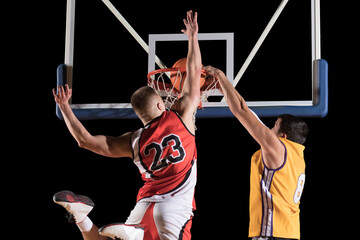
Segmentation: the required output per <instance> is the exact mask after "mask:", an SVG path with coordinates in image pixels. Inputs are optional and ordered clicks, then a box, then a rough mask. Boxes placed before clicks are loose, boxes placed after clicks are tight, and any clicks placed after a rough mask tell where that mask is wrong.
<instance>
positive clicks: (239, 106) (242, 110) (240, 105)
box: [229, 99, 249, 119]
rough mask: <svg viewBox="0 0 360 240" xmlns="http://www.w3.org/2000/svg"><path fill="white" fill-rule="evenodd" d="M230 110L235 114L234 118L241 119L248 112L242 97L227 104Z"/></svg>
mask: <svg viewBox="0 0 360 240" xmlns="http://www.w3.org/2000/svg"><path fill="white" fill-rule="evenodd" d="M229 108H230V111H231V112H232V113H233V114H234V115H235V117H236V118H238V119H241V118H243V117H244V116H245V115H246V114H247V113H248V110H249V108H248V106H247V104H246V103H245V101H243V99H240V100H239V101H236V102H234V103H232V104H231V103H230V104H229Z"/></svg>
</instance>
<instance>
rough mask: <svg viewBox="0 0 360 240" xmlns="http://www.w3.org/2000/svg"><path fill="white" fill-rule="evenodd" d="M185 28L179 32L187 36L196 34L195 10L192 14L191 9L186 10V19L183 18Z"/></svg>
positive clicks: (197, 29)
mask: <svg viewBox="0 0 360 240" xmlns="http://www.w3.org/2000/svg"><path fill="white" fill-rule="evenodd" d="M184 24H185V27H186V29H182V30H181V32H183V33H185V34H186V35H187V36H188V37H193V36H196V34H197V33H198V31H199V28H198V23H197V12H195V14H193V11H192V10H190V11H187V16H186V19H184Z"/></svg>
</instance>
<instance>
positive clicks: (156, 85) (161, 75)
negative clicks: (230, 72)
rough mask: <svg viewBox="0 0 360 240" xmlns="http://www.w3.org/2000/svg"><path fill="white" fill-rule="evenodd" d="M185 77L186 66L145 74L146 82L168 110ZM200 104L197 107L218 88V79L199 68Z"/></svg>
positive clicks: (175, 98)
mask: <svg viewBox="0 0 360 240" xmlns="http://www.w3.org/2000/svg"><path fill="white" fill-rule="evenodd" d="M185 78H186V68H163V69H158V70H154V71H152V72H150V73H149V74H148V75H147V79H148V80H147V83H148V85H149V86H150V87H152V88H153V89H154V90H155V91H156V92H157V93H158V94H159V95H160V96H161V97H162V98H163V100H164V103H165V107H166V108H167V109H168V110H169V109H170V108H171V106H172V105H173V104H174V103H175V101H176V100H178V99H179V98H180V96H181V93H182V90H183V89H182V86H183V84H184V83H183V82H184V81H185ZM200 81H201V84H200V85H201V87H200V94H201V95H200V104H199V107H198V109H201V108H202V103H204V102H207V101H208V100H207V99H208V97H209V96H210V95H211V94H212V93H213V92H214V91H215V90H216V89H217V88H218V86H219V85H218V80H217V79H215V78H214V77H212V76H211V75H207V74H206V73H205V71H204V70H201V78H200Z"/></svg>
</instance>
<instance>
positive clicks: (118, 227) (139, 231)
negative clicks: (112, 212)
mask: <svg viewBox="0 0 360 240" xmlns="http://www.w3.org/2000/svg"><path fill="white" fill-rule="evenodd" d="M99 234H100V235H101V236H105V237H109V238H111V239H120V240H143V238H144V227H143V226H142V225H140V224H136V225H129V224H124V223H113V224H109V225H106V226H103V227H102V228H100V229H99Z"/></svg>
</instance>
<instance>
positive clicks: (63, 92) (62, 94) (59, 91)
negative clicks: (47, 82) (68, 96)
mask: <svg viewBox="0 0 360 240" xmlns="http://www.w3.org/2000/svg"><path fill="white" fill-rule="evenodd" d="M58 95H59V97H60V98H64V97H65V91H64V87H63V86H59V87H58Z"/></svg>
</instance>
